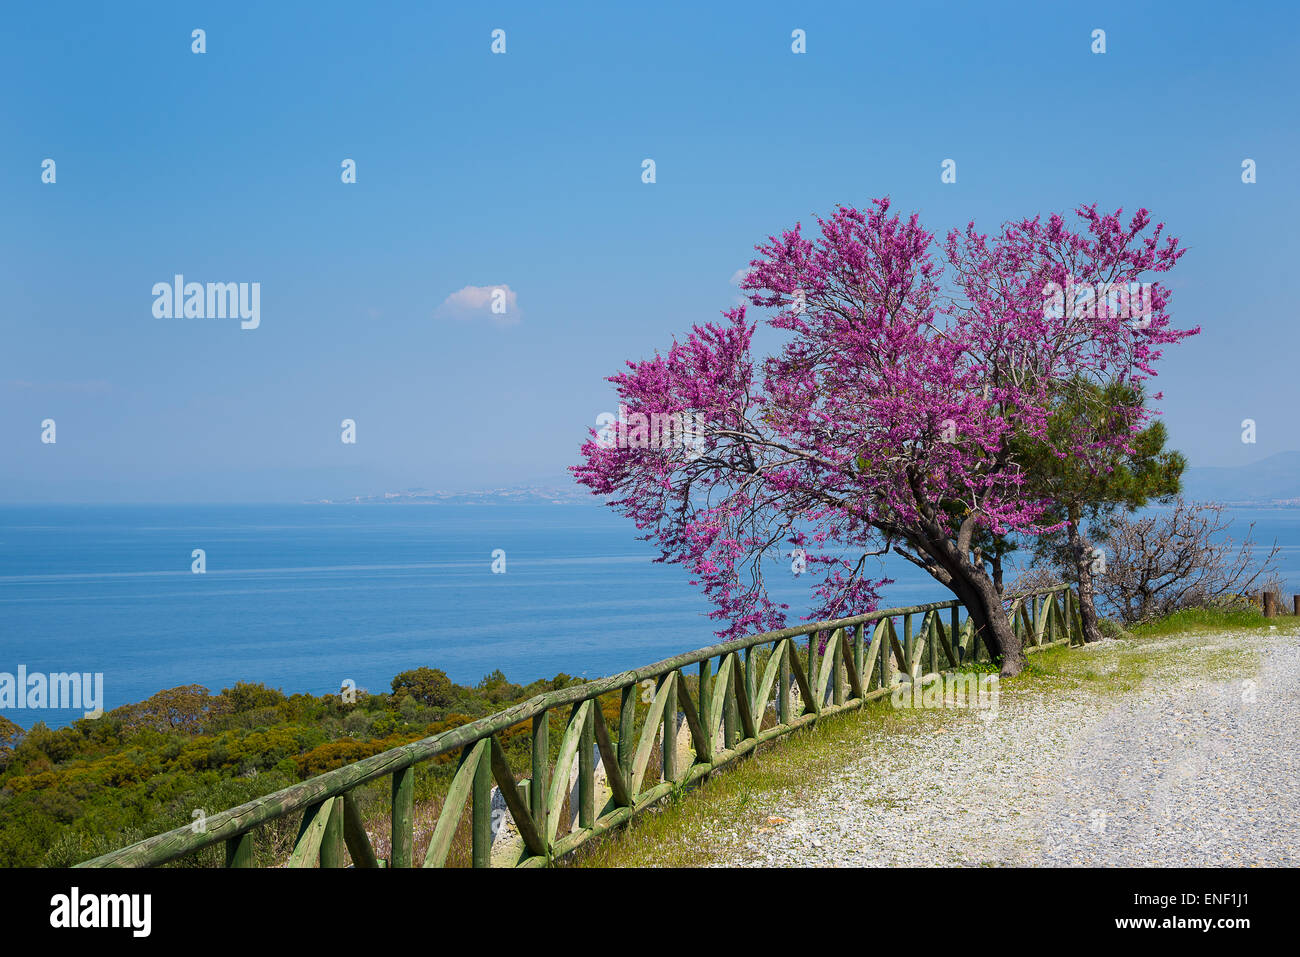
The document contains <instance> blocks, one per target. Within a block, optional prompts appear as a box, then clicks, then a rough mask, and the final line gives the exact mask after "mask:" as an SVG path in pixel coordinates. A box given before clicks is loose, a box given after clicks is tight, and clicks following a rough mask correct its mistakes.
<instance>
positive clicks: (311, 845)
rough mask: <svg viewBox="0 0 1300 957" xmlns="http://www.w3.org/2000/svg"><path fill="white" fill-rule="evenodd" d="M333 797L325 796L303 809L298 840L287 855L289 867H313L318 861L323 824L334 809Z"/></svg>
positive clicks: (323, 830)
mask: <svg viewBox="0 0 1300 957" xmlns="http://www.w3.org/2000/svg"><path fill="white" fill-rule="evenodd" d="M334 800H335V799H334V798H326V799H325V800H324V801H321V802H320V803H319V804H314V805H312V806H311V807H309V808H307V810H305V811H303V815H302V824H301V825H300V826H299V828H298V840H297V841H295V842H294V846H293V853H292V854H290V855H289V866H290V867H315V866H316V864H317V863H318V862H319V861H320V846H321V842H322V841H323V840H324V839H325V825H326V823H328V821H329V818H330V812H332V811H333V810H334Z"/></svg>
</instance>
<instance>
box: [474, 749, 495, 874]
mask: <svg viewBox="0 0 1300 957" xmlns="http://www.w3.org/2000/svg"><path fill="white" fill-rule="evenodd" d="M475 747H477V748H479V749H480V752H479V756H478V758H477V762H478V763H477V765H476V766H475V768H474V789H473V793H472V794H471V796H470V832H469V833H470V863H471V864H472V866H474V867H491V866H492V742H491V740H490V739H486V738H485V739H484V740H482V741H480V742H479V743H478V744H477V745H475Z"/></svg>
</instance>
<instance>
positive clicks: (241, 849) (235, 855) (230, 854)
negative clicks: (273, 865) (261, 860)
mask: <svg viewBox="0 0 1300 957" xmlns="http://www.w3.org/2000/svg"><path fill="white" fill-rule="evenodd" d="M226 866H227V867H256V866H257V864H256V861H255V860H254V857H253V832H252V831H245V832H244V833H243V834H240V835H239V836H238V837H231V838H227V839H226Z"/></svg>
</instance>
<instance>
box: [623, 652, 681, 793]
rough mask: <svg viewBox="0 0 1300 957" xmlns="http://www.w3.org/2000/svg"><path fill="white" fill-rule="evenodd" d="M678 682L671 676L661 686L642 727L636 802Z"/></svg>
mask: <svg viewBox="0 0 1300 957" xmlns="http://www.w3.org/2000/svg"><path fill="white" fill-rule="evenodd" d="M674 674H675V672H674ZM675 684H676V682H675V681H674V680H673V677H672V676H671V675H670V676H669V677H668V680H667V681H665V682H663V683H662V684H660V686H659V691H658V693H657V694H655V696H654V700H653V701H651V702H650V710H649V712H647V714H646V718H645V724H643V725H642V726H641V740H640V741H639V742H637V746H636V756H635V757H634V758H633V759H632V786H631V791H632V797H633V799H634V800H635V799H636V797H637V795H639V794H640V793H641V785H642V783H644V781H645V773H646V769H647V768H648V767H649V765H650V752H651V751H652V750H653V749H654V745H655V737H656V735H657V733H658V731H659V726H660V724H661V723H662V721H663V716H664V708H665V707H666V706H667V704H668V692H670V691H671V690H672V689H673V687H674V685H675Z"/></svg>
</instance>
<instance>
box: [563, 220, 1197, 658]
mask: <svg viewBox="0 0 1300 957" xmlns="http://www.w3.org/2000/svg"><path fill="white" fill-rule="evenodd" d="M1077 212H1078V216H1079V219H1080V220H1081V224H1082V225H1081V228H1080V229H1078V230H1072V229H1070V228H1069V227H1067V225H1066V223H1065V221H1064V220H1063V219H1062V218H1061V217H1058V216H1053V217H1052V218H1051V219H1050V220H1049V221H1048V222H1047V223H1045V224H1044V223H1042V222H1040V221H1039V220H1037V219H1035V220H1025V221H1021V222H1018V223H1014V224H1008V225H1006V226H1004V227H1003V229H1002V230H1001V231H1000V232H999V233H997V234H996V235H995V236H993V237H989V236H985V235H981V234H979V233H977V232H976V231H975V230H974V228H973V226H972V227H970V228H968V229H967V230H966V231H965V232H964V233H959V232H954V233H953V234H951V235H950V236H949V237H948V240H947V243H946V244H945V245H944V246H942V247H940V246H939V245H938V244H937V243H936V242H935V240H934V237H933V236H932V235H931V234H930V233H928V232H926V231H925V230H924V229H923V228H922V227H921V225H920V224H919V222H918V219H917V217H916V216H912V217H910V218H908V219H903V218H902V217H900V216H897V215H891V214H890V212H889V202H888V200H877V201H875V202H874V203H873V205H872V207H871V208H870V209H869V210H866V211H859V210H856V209H852V208H848V207H843V206H841V207H839V208H837V209H836V210H835V212H834V213H833V214H832V215H831V216H830V217H829V218H827V219H819V220H818V226H819V231H820V235H818V236H817V237H816V238H815V239H808V238H805V237H804V236H803V234H802V232H801V229H800V227H799V226H798V225H796V226H795V227H794V228H793V229H790V230H787V231H785V232H784V233H782V234H781V236H780V237H771V238H769V240H768V241H767V242H766V243H764V244H762V245H760V246H758V247H757V252H758V256H757V257H756V258H755V259H754V260H752V262H751V264H750V267H751V268H750V270H749V272H748V274H747V276H746V278H745V279H744V281H743V282H742V287H743V288H744V289H745V290H746V291H747V292H748V294H749V299H750V302H751V304H752V305H753V306H754V307H757V308H760V309H766V310H770V316H769V318H768V320H767V322H768V324H769V325H770V326H771V327H772V328H773V329H775V330H778V331H779V334H780V335H781V337H782V339H783V340H784V341H783V343H782V345H781V347H780V349H779V351H777V352H776V353H775V354H773V355H770V356H767V357H765V358H760V359H756V358H755V357H754V355H753V353H752V351H751V341H752V338H753V335H754V332H755V329H756V324H755V323H753V322H751V321H750V320H749V319H747V318H746V310H745V308H743V307H742V308H738V309H734V310H731V311H729V312H727V313H725V314H724V318H723V321H721V322H717V323H707V324H704V325H697V326H695V327H694V328H693V329H692V330H691V331H690V333H689V334H688V335H687V336H686V338H685V340H684V341H676V342H674V343H673V345H672V347H671V348H670V349H669V350H668V352H667V355H659V354H657V355H655V356H654V357H653V358H650V359H646V360H643V361H640V362H630V363H628V369H627V371H625V372H623V373H620V374H618V375H615V376H613V377H611V380H610V381H612V382H613V383H614V384H615V385H616V387H617V389H618V392H619V396H620V401H621V406H622V410H623V418H624V419H625V420H626V422H627V423H628V425H627V427H624V426H620V427H619V428H618V429H617V430H616V431H615V433H614V434H613V435H610V434H606V435H601V434H599V433H596V432H593V433H592V436H591V438H590V439H589V440H588V441H587V442H586V443H585V444H584V445H583V448H582V454H583V458H584V461H583V462H582V463H581V464H579V465H577V466H575V467H574V469H573V471H574V473H575V475H576V477H577V480H578V481H579V482H580V483H582V484H584V485H587V486H588V487H590V488H591V490H592V491H593V493H595V494H600V495H604V496H607V497H608V498H609V504H610V505H611V506H612V507H614V508H616V509H618V510H620V511H622V512H623V513H625V514H626V515H627V516H628V517H630V518H631V519H632V520H633V521H634V522H635V523H636V525H637V527H638V528H639V529H640V530H641V531H642V533H643V537H645V538H647V539H649V540H651V541H653V542H654V543H655V544H656V545H657V546H658V547H659V549H660V556H659V559H658V560H660V561H667V562H675V563H680V564H683V565H685V566H686V567H687V568H688V569H690V571H691V572H692V573H693V575H694V578H695V582H696V583H697V584H699V585H700V586H701V587H702V588H703V590H704V592H705V594H706V595H708V597H709V598H710V600H711V602H712V604H713V611H712V614H713V616H714V617H715V619H717V620H718V621H720V622H721V623H722V625H721V627H720V629H719V631H718V634H719V635H720V636H724V637H733V636H739V635H743V634H748V633H751V632H753V631H755V630H762V629H770V628H779V627H781V626H783V625H784V624H785V623H786V612H787V610H788V609H787V608H786V606H784V605H782V604H780V603H777V602H775V601H773V600H772V598H771V597H770V596H769V594H768V592H767V589H766V587H765V584H764V573H765V570H766V569H768V568H771V567H773V562H774V561H775V562H778V563H779V565H778V566H776V567H779V568H780V569H781V572H782V573H783V574H789V568H790V560H791V557H790V556H791V554H792V553H793V552H794V551H795V550H798V553H799V555H800V556H801V557H802V556H806V558H805V559H804V560H805V561H806V565H807V570H808V573H809V574H810V577H811V579H812V582H813V595H814V606H815V607H814V608H813V610H812V614H811V615H810V619H813V620H821V619H828V618H834V617H839V616H844V615H848V614H856V613H860V612H862V611H865V610H870V609H872V608H874V607H875V602H876V599H877V593H878V589H879V587H880V586H881V584H882V581H881V580H879V579H872V578H871V577H870V575H869V570H870V565H869V559H871V558H872V557H873V556H877V555H881V554H883V553H885V552H887V551H891V550H892V551H893V552H896V553H898V554H900V555H903V556H905V557H906V558H908V559H909V560H910V561H912V562H914V563H915V564H917V565H919V566H920V567H922V568H924V569H925V570H926V571H927V572H929V573H930V574H931V575H932V576H933V577H934V578H935V579H936V580H937V581H939V582H941V583H942V584H943V585H944V586H945V587H947V588H949V589H950V590H951V591H952V592H953V594H954V595H956V597H957V598H958V599H960V600H961V602H962V603H963V604H964V605H965V606H966V608H967V610H968V611H969V613H970V615H971V618H972V620H973V623H974V625H975V627H976V629H977V630H978V631H979V633H980V635H981V637H982V639H983V640H984V641H985V642H986V643H987V644H988V646H989V647H990V648H991V649H992V650H993V651H994V652H995V653H998V654H1001V656H1002V670H1003V674H1008V675H1009V674H1015V673H1016V672H1018V671H1019V670H1020V668H1021V666H1022V663H1023V651H1022V649H1021V647H1020V642H1019V639H1018V638H1017V637H1016V635H1015V634H1014V632H1013V631H1012V629H1011V628H1010V626H1009V623H1008V620H1007V617H1006V615H1005V613H1004V611H1003V606H1002V598H1001V595H1000V593H999V592H998V589H997V587H996V586H995V584H994V582H993V580H992V579H991V577H990V575H989V573H988V571H987V570H986V569H985V567H984V563H983V561H982V560H980V559H979V557H978V556H977V555H972V542H973V541H974V540H975V539H976V538H977V537H978V536H981V535H988V534H992V535H999V536H1007V535H1036V534H1040V533H1042V532H1044V531H1047V530H1049V529H1055V528H1057V527H1059V526H1052V525H1046V524H1044V515H1045V514H1046V513H1047V511H1048V508H1049V507H1050V505H1051V504H1052V502H1051V501H1050V499H1047V498H1045V497H1044V495H1043V493H1042V491H1041V490H1037V491H1036V490H1035V485H1034V483H1033V482H1032V481H1030V480H1029V476H1028V475H1027V474H1026V472H1025V469H1024V463H1023V462H1022V461H1020V460H1019V458H1018V456H1017V449H1020V448H1024V447H1025V446H1026V443H1037V445H1038V446H1039V447H1040V449H1041V445H1042V443H1044V442H1048V441H1050V440H1051V437H1052V436H1049V432H1048V430H1047V428H1046V424H1047V422H1048V420H1049V418H1050V415H1051V412H1052V409H1053V408H1054V405H1055V404H1056V403H1058V402H1059V397H1060V395H1061V391H1062V389H1064V388H1067V387H1068V383H1071V382H1078V381H1085V380H1089V379H1095V380H1098V381H1103V380H1104V381H1122V382H1128V383H1132V384H1134V385H1139V384H1140V383H1141V382H1142V381H1143V380H1144V379H1145V378H1147V377H1150V376H1152V375H1154V374H1155V373H1154V364H1155V362H1156V360H1158V359H1159V357H1160V351H1161V347H1162V346H1163V345H1164V344H1167V343H1170V342H1175V341H1177V340H1178V339H1179V338H1181V337H1183V336H1185V335H1189V334H1191V333H1190V332H1184V331H1177V330H1173V329H1172V328H1171V326H1170V320H1169V318H1168V316H1167V315H1166V312H1165V307H1166V305H1167V303H1168V294H1167V291H1165V290H1164V289H1162V288H1160V287H1159V286H1158V284H1157V285H1156V286H1155V287H1154V288H1153V290H1152V292H1151V294H1149V295H1148V296H1147V297H1146V298H1145V299H1144V298H1143V296H1142V293H1141V292H1140V291H1139V293H1138V294H1137V296H1136V300H1137V304H1138V305H1137V309H1140V310H1141V314H1140V315H1137V316H1135V315H1134V313H1135V311H1136V310H1135V307H1134V304H1133V298H1134V297H1133V295H1132V294H1131V290H1130V289H1129V287H1128V285H1127V284H1128V283H1130V282H1138V281H1139V280H1140V277H1141V276H1142V275H1143V274H1145V273H1148V272H1160V271H1164V270H1167V269H1168V268H1169V267H1170V266H1172V265H1173V263H1174V261H1176V260H1177V258H1178V256H1179V255H1180V254H1181V251H1180V250H1178V248H1177V243H1176V241H1174V240H1167V241H1165V242H1164V244H1163V245H1162V244H1161V242H1160V236H1161V232H1162V230H1161V227H1156V228H1155V229H1154V230H1149V229H1148V227H1149V218H1148V217H1147V215H1146V212H1145V211H1140V212H1139V213H1138V214H1137V215H1136V216H1134V217H1132V219H1131V220H1130V221H1129V222H1128V223H1127V224H1123V223H1121V220H1120V216H1119V214H1118V213H1116V214H1115V215H1113V216H1099V215H1098V214H1097V213H1096V211H1095V208H1084V209H1080V210H1078V211H1077ZM1053 284H1055V285H1053ZM1112 285H1113V286H1119V285H1123V287H1124V290H1125V292H1126V293H1129V294H1128V295H1125V296H1120V295H1111V293H1112V292H1114V291H1115V290H1114V289H1112V288H1111V286H1112ZM1058 286H1059V287H1060V289H1061V294H1060V295H1059V296H1057V294H1056V287H1058ZM1088 287H1091V288H1093V290H1094V292H1096V291H1098V290H1099V291H1100V292H1101V295H1100V297H1098V296H1097V295H1095V294H1094V296H1093V297H1092V298H1091V299H1089V298H1088V296H1087V295H1086V293H1084V292H1083V290H1085V289H1086V288H1088ZM1058 299H1059V300H1060V302H1058V301H1057V300H1058ZM1089 305H1090V306H1091V308H1089ZM1193 331H1194V330H1193ZM1146 414H1147V413H1146V412H1145V410H1143V409H1139V410H1136V411H1132V412H1130V413H1128V414H1127V415H1126V417H1125V418H1123V419H1122V420H1117V424H1116V427H1115V428H1114V429H1113V430H1111V431H1110V432H1109V433H1108V434H1106V435H1103V436H1100V437H1099V436H1097V435H1096V434H1090V435H1088V436H1087V442H1088V443H1089V444H1090V445H1092V446H1095V445H1097V444H1098V443H1101V444H1106V445H1108V446H1113V447H1115V448H1123V447H1125V445H1126V443H1127V442H1128V440H1129V439H1130V438H1131V435H1132V431H1133V430H1134V429H1136V428H1138V427H1140V425H1141V421H1142V419H1143V417H1144V416H1145V415H1146ZM674 422H675V423H679V428H678V430H677V431H675V432H674V431H672V430H671V429H667V428H665V424H671V423H674ZM680 424H685V425H686V426H687V428H686V429H685V434H683V432H682V429H681V428H680ZM665 434H668V435H669V436H670V440H669V441H664V440H663V437H664V435H665ZM1052 435H1055V433H1052ZM679 439H680V440H679ZM1068 444H1069V443H1067V445H1068ZM1086 451H1087V450H1086V449H1083V448H1073V447H1062V448H1059V449H1053V452H1054V454H1059V455H1060V456H1063V457H1065V456H1073V455H1080V454H1083V453H1084V452H1086Z"/></svg>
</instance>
